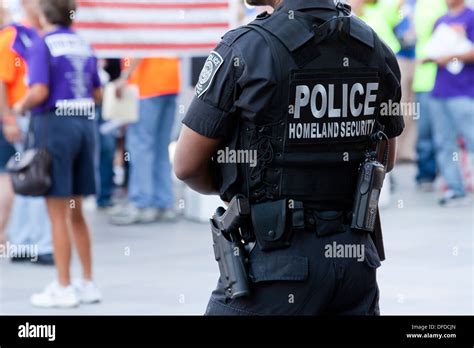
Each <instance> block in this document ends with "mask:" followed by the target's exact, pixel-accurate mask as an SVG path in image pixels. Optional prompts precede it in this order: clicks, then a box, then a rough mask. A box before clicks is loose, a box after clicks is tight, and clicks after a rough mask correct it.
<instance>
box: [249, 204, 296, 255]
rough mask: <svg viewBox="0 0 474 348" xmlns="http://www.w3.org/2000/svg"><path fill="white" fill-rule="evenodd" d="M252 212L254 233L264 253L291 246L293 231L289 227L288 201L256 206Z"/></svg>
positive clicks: (253, 206) (252, 208)
mask: <svg viewBox="0 0 474 348" xmlns="http://www.w3.org/2000/svg"><path fill="white" fill-rule="evenodd" d="M251 212H252V227H253V231H254V234H255V237H256V239H257V244H258V246H259V247H260V249H261V250H262V251H268V250H274V249H282V248H287V247H289V246H290V245H291V234H292V229H291V228H290V226H288V219H287V216H288V205H287V201H286V199H283V200H279V201H274V202H265V203H259V204H254V205H252V207H251Z"/></svg>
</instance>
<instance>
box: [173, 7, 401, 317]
mask: <svg viewBox="0 0 474 348" xmlns="http://www.w3.org/2000/svg"><path fill="white" fill-rule="evenodd" d="M248 2H249V4H251V5H270V6H273V8H275V11H274V13H273V14H271V15H270V14H267V13H264V14H262V15H259V16H258V18H257V19H256V20H255V21H254V22H252V23H250V24H249V25H247V26H244V27H241V28H238V29H236V30H233V31H230V32H229V33H227V34H226V35H225V36H224V37H223V39H222V42H221V43H220V44H219V45H218V46H217V48H216V49H215V50H214V51H212V52H211V54H210V56H209V58H208V59H207V61H206V63H205V65H204V68H203V70H202V73H201V76H200V79H199V82H198V84H197V86H196V96H195V98H194V100H193V102H192V104H191V106H190V108H189V110H188V113H187V115H186V117H185V119H184V121H183V123H184V126H183V129H182V133H181V136H180V140H179V143H178V147H177V151H176V157H175V172H176V175H177V176H178V178H180V179H181V180H183V181H184V182H185V183H186V184H187V185H189V187H191V188H192V189H194V190H196V191H198V192H201V193H203V194H219V195H220V197H221V198H222V199H223V200H224V201H226V202H229V201H230V200H231V199H232V198H233V197H235V196H236V195H238V194H240V195H244V196H245V197H247V198H248V200H249V202H250V207H251V208H250V210H251V230H252V233H253V236H254V239H253V242H252V241H250V242H249V244H248V247H249V248H248V255H247V265H246V267H247V272H248V280H249V284H250V285H249V289H250V293H249V295H247V296H244V297H233V296H229V293H228V291H227V290H228V289H226V285H225V284H224V282H223V279H222V277H221V279H220V280H219V283H218V286H217V289H216V290H215V291H214V292H213V294H212V296H211V299H210V302H209V305H208V308H207V311H206V314H208V315H319V314H341V315H342V314H345V315H378V314H379V306H378V301H379V291H378V287H377V283H376V269H377V268H378V267H379V266H380V261H381V260H383V258H384V255H383V245H382V240H381V234H380V232H381V231H380V226H378V228H376V229H375V232H374V233H369V232H364V231H362V230H358V229H354V228H351V227H350V226H351V220H352V210H353V204H354V195H355V192H356V188H357V183H358V172H359V167H360V164H361V163H363V161H364V156H365V154H366V153H367V151H368V150H371V149H373V146H374V144H373V143H372V142H371V140H370V139H373V137H371V135H373V134H374V133H375V132H377V131H380V130H383V132H384V134H385V135H386V136H387V138H388V139H389V140H388V142H386V143H385V147H384V146H381V147H380V150H381V151H382V150H384V148H385V149H386V148H387V146H388V149H389V152H388V154H389V156H388V161H387V162H388V163H387V166H386V168H387V170H388V171H390V170H391V169H392V168H393V165H394V156H395V149H396V139H395V138H396V137H397V136H399V135H400V134H401V133H402V131H403V128H404V124H403V120H402V119H401V118H400V117H390V115H386V116H382V113H381V109H382V106H383V105H384V104H385V103H386V104H388V105H393V104H394V103H398V102H399V101H400V98H401V92H400V71H399V68H398V65H397V61H396V59H395V56H394V54H393V52H392V51H391V50H390V49H389V48H388V47H387V46H386V45H385V44H384V43H383V42H382V41H381V40H380V39H379V38H378V37H377V35H376V34H375V33H374V31H373V30H372V29H370V28H369V27H368V26H367V25H366V24H364V23H363V22H362V21H361V20H359V19H358V18H356V17H355V16H352V15H351V13H350V7H349V6H347V5H342V4H339V3H335V2H334V1H333V0H252V1H250V0H249V1H248ZM387 143H388V145H387ZM223 154H226V155H225V156H221V155H223ZM252 158H255V159H256V160H255V161H252V160H249V159H252ZM377 222H379V221H378V219H377ZM378 225H379V224H378Z"/></svg>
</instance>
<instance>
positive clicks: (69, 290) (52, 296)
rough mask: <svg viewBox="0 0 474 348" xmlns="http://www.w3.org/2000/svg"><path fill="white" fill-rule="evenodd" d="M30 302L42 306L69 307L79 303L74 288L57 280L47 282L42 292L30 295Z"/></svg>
mask: <svg viewBox="0 0 474 348" xmlns="http://www.w3.org/2000/svg"><path fill="white" fill-rule="evenodd" d="M30 301H31V304H32V305H33V306H35V307H43V308H52V307H57V308H71V307H77V306H78V305H79V297H78V296H77V294H76V291H75V290H74V288H73V287H72V286H71V285H69V286H61V285H60V284H59V283H58V282H56V281H55V282H53V283H51V284H49V285H48V286H47V287H46V288H45V289H44V290H43V292H40V293H37V294H34V295H33V296H31V300H30Z"/></svg>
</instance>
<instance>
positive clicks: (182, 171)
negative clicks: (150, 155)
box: [174, 125, 220, 194]
mask: <svg viewBox="0 0 474 348" xmlns="http://www.w3.org/2000/svg"><path fill="white" fill-rule="evenodd" d="M219 143H220V140H218V139H211V138H207V137H205V136H203V135H201V134H199V133H197V132H195V131H193V130H192V129H191V128H189V127H187V126H185V125H183V128H182V130H181V135H180V137H179V140H178V145H177V147H176V152H175V156H174V172H175V174H176V176H177V177H178V179H179V180H182V181H184V182H185V183H186V184H187V185H188V186H189V187H190V188H191V189H193V190H194V191H197V192H199V193H202V194H216V193H217V189H216V187H215V185H214V180H213V175H212V171H211V157H212V155H213V154H214V153H216V151H217V148H218V146H219Z"/></svg>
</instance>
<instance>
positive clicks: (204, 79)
mask: <svg viewBox="0 0 474 348" xmlns="http://www.w3.org/2000/svg"><path fill="white" fill-rule="evenodd" d="M222 63H224V59H223V58H222V56H221V55H220V54H219V53H217V52H216V51H212V52H211V54H210V55H209V57H208V58H207V60H206V63H204V67H203V68H202V71H201V75H200V76H199V81H198V84H197V85H196V95H197V96H198V97H201V96H202V95H203V94H204V93H206V91H207V90H208V89H209V87H211V84H212V81H213V80H214V77H215V76H216V73H217V71H218V70H219V68H220V67H221V65H222Z"/></svg>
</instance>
